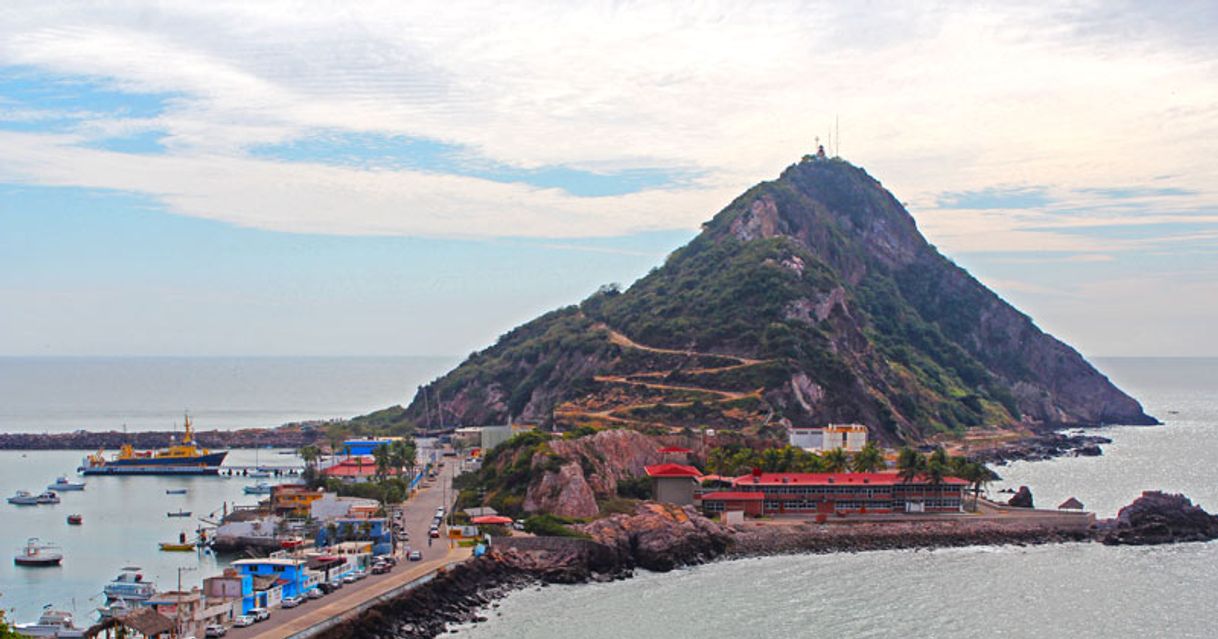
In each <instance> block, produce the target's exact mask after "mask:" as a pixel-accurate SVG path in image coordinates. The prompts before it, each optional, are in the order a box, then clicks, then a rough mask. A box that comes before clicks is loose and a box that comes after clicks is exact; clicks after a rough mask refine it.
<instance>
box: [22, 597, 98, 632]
mask: <svg viewBox="0 0 1218 639" xmlns="http://www.w3.org/2000/svg"><path fill="white" fill-rule="evenodd" d="M14 630H16V631H17V634H18V635H20V636H22V637H59V638H62V639H68V638H74V637H84V636H85V631H84V630H83V629H81V628H77V627H76V624H74V623H73V622H72V613H70V612H65V611H63V610H52V609H51V606H50V605H49V604H48V605H47V607H45V608H43V609H42V615H41V616H39V617H38V621H37V622H35V623H21V624H17V626H16V627H15V628H14Z"/></svg>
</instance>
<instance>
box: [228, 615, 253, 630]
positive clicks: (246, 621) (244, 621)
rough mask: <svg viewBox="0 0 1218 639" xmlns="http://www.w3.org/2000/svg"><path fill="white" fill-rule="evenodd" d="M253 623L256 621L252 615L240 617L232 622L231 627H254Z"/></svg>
mask: <svg viewBox="0 0 1218 639" xmlns="http://www.w3.org/2000/svg"><path fill="white" fill-rule="evenodd" d="M255 621H257V619H255V618H254V616H253V615H241V616H239V617H237V618H236V619H234V620H233V625H234V626H236V627H238V628H246V627H249V626H252V625H254V622H255Z"/></svg>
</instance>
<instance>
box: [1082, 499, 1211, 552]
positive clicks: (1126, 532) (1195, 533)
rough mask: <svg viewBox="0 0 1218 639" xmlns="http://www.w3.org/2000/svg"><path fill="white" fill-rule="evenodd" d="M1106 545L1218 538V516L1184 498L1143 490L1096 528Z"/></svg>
mask: <svg viewBox="0 0 1218 639" xmlns="http://www.w3.org/2000/svg"><path fill="white" fill-rule="evenodd" d="M1099 528H1100V530H1101V531H1102V533H1101V536H1100V541H1102V542H1104V543H1105V544H1109V545H1138V546H1143V545H1153V544H1171V543H1178V542H1186V541H1209V540H1211V539H1218V516H1216V515H1211V514H1209V513H1207V512H1205V510H1203V509H1202V508H1201V507H1200V506H1196V505H1194V504H1193V502H1192V500H1190V499H1189V498H1188V497H1185V496H1184V495H1174V494H1169V493H1164V492H1160V491H1157V490H1154V491H1146V492H1143V493H1142V496H1141V497H1139V498H1137V499H1136V500H1134V502H1133V503H1132V504H1129V505H1128V506H1126V507H1124V508H1122V509H1121V511H1120V512H1119V513H1117V516H1116V519H1109V520H1105V521H1103V522H1101V523H1100V526H1099Z"/></svg>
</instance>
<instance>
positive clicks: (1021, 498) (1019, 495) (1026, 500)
mask: <svg viewBox="0 0 1218 639" xmlns="http://www.w3.org/2000/svg"><path fill="white" fill-rule="evenodd" d="M1007 505H1008V506H1014V507H1015V508H1035V507H1036V506H1035V505H1034V502H1033V501H1032V489H1031V488H1028V487H1027V486H1020V487H1019V490H1018V491H1017V492H1016V493H1015V495H1014V496H1013V497H1011V498H1010V499H1009V500H1007Z"/></svg>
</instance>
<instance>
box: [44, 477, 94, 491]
mask: <svg viewBox="0 0 1218 639" xmlns="http://www.w3.org/2000/svg"><path fill="white" fill-rule="evenodd" d="M84 489H85V482H83V481H72V480H70V479H68V477H67V475H60V476H59V477H57V478H55V483H53V484H51V485H49V486H47V490H54V491H59V492H62V491H68V490H84Z"/></svg>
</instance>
